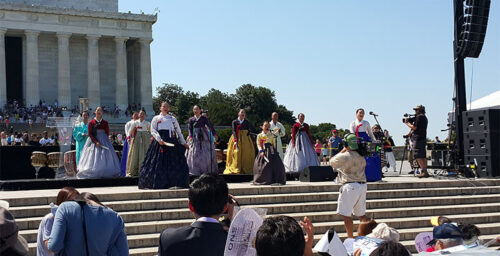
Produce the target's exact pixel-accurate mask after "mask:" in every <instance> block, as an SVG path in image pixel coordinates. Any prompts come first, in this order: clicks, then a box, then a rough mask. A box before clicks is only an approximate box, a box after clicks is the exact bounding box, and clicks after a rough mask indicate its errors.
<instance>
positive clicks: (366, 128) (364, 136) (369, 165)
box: [351, 120, 382, 181]
mask: <svg viewBox="0 0 500 256" xmlns="http://www.w3.org/2000/svg"><path fill="white" fill-rule="evenodd" d="M351 132H352V133H355V134H356V136H357V137H358V138H359V139H360V140H364V141H367V142H372V137H373V138H374V136H373V133H372V132H371V127H370V123H368V122H367V121H365V120H361V122H360V121H358V120H355V121H354V122H352V123H351ZM369 133H372V136H370V135H369ZM365 160H366V167H365V175H366V181H379V180H381V179H382V172H381V168H380V156H379V155H378V153H375V154H374V155H373V156H371V157H368V156H365Z"/></svg>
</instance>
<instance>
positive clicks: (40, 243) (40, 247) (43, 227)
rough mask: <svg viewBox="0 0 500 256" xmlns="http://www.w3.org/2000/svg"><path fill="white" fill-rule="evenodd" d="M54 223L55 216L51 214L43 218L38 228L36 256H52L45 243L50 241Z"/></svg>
mask: <svg viewBox="0 0 500 256" xmlns="http://www.w3.org/2000/svg"><path fill="white" fill-rule="evenodd" d="M53 223H54V215H52V213H49V214H47V215H45V217H43V219H42V221H41V222H40V226H39V227H38V237H37V240H36V255H37V256H52V255H53V254H51V253H50V252H49V251H48V250H47V248H46V247H45V241H46V240H49V237H50V233H51V232H52V225H53Z"/></svg>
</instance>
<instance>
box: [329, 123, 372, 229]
mask: <svg viewBox="0 0 500 256" xmlns="http://www.w3.org/2000/svg"><path fill="white" fill-rule="evenodd" d="M344 146H345V148H344V149H343V150H342V152H340V153H338V154H337V155H335V156H334V157H333V158H332V159H331V160H330V165H331V166H332V167H333V168H334V169H336V170H337V171H338V177H337V179H338V182H339V183H340V184H341V185H342V186H341V187H340V195H339V199H338V204H337V213H338V214H340V215H342V216H343V217H344V225H345V229H346V232H347V237H348V238H354V234H353V229H354V225H353V221H352V215H353V214H354V215H355V216H357V217H358V219H359V220H360V221H361V222H368V221H370V219H369V218H368V217H366V215H365V212H366V190H367V186H366V176H365V167H366V160H365V158H364V157H362V156H361V155H360V154H359V153H358V152H357V150H358V137H357V136H356V135H355V134H352V133H350V134H347V135H346V136H345V137H344Z"/></svg>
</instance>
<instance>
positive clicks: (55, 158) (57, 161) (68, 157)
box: [31, 150, 78, 179]
mask: <svg viewBox="0 0 500 256" xmlns="http://www.w3.org/2000/svg"><path fill="white" fill-rule="evenodd" d="M75 158H76V151H75V150H71V151H67V152H65V153H64V154H63V153H61V152H50V153H45V152H42V151H33V153H32V154H31V165H32V166H33V167H35V171H36V172H35V177H36V178H37V179H38V173H39V171H40V169H41V168H42V167H45V166H48V167H49V168H52V169H54V172H55V178H56V179H61V178H65V177H74V176H75V175H76V173H77V172H78V171H77V169H76V160H75ZM61 160H63V161H61Z"/></svg>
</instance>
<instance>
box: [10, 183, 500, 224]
mask: <svg viewBox="0 0 500 256" xmlns="http://www.w3.org/2000/svg"><path fill="white" fill-rule="evenodd" d="M493 193H498V194H500V186H498V187H481V188H435V189H417V190H408V189H406V190H381V191H368V193H367V199H387V198H415V197H418V200H420V198H422V197H438V196H440V197H451V196H457V195H480V194H493ZM405 196H406V197H405ZM337 198H338V192H315V193H292V194H263V195H241V196H240V195H238V196H237V199H238V202H239V203H240V204H241V205H250V204H252V205H254V204H271V203H294V202H321V201H335V200H337ZM405 200H406V201H412V200H411V199H405ZM103 203H104V204H105V205H106V206H108V207H110V208H112V209H113V210H115V211H118V212H123V211H137V210H158V209H175V208H184V207H186V205H187V198H169V199H151V200H127V201H111V202H107V201H104V202H103ZM10 211H11V213H12V214H13V215H14V216H15V217H16V218H23V217H34V216H43V215H44V214H46V213H47V211H48V204H47V205H34V206H17V207H16V206H15V207H11V208H10Z"/></svg>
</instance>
